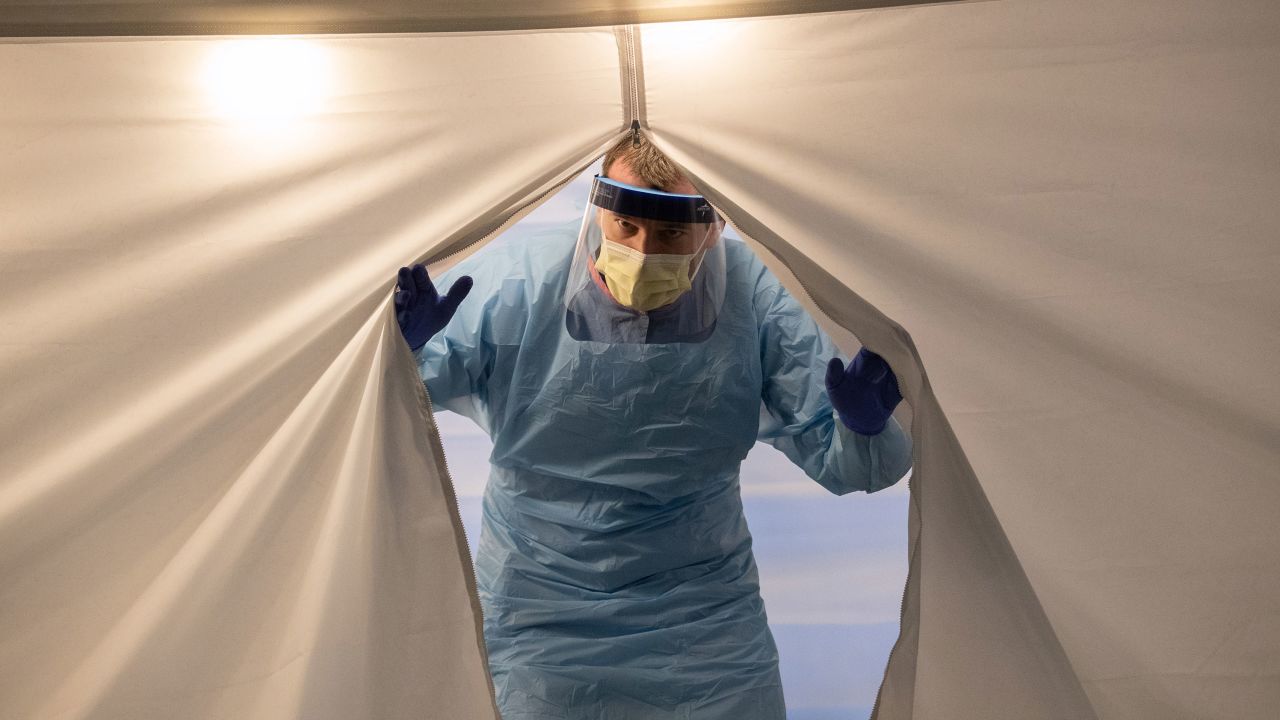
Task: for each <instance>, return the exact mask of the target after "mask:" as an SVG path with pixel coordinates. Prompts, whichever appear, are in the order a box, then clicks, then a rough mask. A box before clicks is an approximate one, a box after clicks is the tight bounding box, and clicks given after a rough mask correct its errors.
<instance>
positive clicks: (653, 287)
mask: <svg viewBox="0 0 1280 720" xmlns="http://www.w3.org/2000/svg"><path fill="white" fill-rule="evenodd" d="M694 257H695V256H694V255H657V254H648V253H643V252H640V251H639V250H633V249H632V248H629V247H627V246H626V245H621V244H619V243H616V242H613V241H612V240H605V241H604V242H603V244H602V245H601V246H600V256H599V257H598V258H596V269H597V270H599V271H600V274H602V275H604V282H605V285H607V286H608V288H609V292H610V293H612V294H613V297H614V299H616V300H617V301H618V302H620V303H622V304H623V305H625V306H627V307H629V308H632V309H634V310H639V311H641V312H647V311H649V310H653V309H654V308H660V307H662V306H663V305H668V304H670V303H672V302H675V299H676V298H678V297H680V296H681V295H683V294H684V293H685V292H687V291H688V290H689V288H691V287H692V286H693V285H692V280H691V278H690V273H689V268H690V266H691V265H692V263H693V258H694Z"/></svg>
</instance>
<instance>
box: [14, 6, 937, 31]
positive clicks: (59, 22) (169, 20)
mask: <svg viewBox="0 0 1280 720" xmlns="http://www.w3.org/2000/svg"><path fill="white" fill-rule="evenodd" d="M925 4H936V3H931V0H785V1H781V2H780V1H778V0H738V1H737V2H721V1H719V0H689V1H688V2H671V0H665V1H664V0H591V1H590V2H571V1H569V0H556V1H555V2H528V1H527V0H526V1H525V2H508V1H506V0H475V1H472V2H465V3H461V2H441V1H440V0H430V1H426V2H414V1H413V0H337V1H333V2H326V3H278V2H270V0H246V1H244V2H234V3H233V2H208V1H207V0H176V1H173V0H165V1H163V2H161V1H160V0H142V1H141V2H124V1H120V0H77V1H76V2H61V3H43V2H15V3H9V2H6V3H3V4H0V37H77V36H78V37H86V36H125V35H130V36H137V35H148V36H150V35H238V34H332V33H407V32H474V31H495V30H537V29H546V28H570V27H592V26H603V25H627V24H631V23H640V22H671V21H679V20H707V19H713V18H730V17H748V16H758V15H786V14H797V13H814V12H832V11H839V10H866V9H871V8H886V7H896V6H904V5H925Z"/></svg>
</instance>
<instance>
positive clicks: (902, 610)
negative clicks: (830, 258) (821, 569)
mask: <svg viewBox="0 0 1280 720" xmlns="http://www.w3.org/2000/svg"><path fill="white" fill-rule="evenodd" d="M717 212H720V211H719V209H718V208H717ZM720 217H722V218H724V220H725V222H726V223H728V224H729V227H731V228H733V230H734V232H736V233H738V235H739V236H742V237H750V236H749V235H748V234H746V233H744V232H742V228H740V227H738V225H737V223H735V222H734V221H733V218H731V217H729V215H728V214H727V213H724V212H720ZM761 247H764V245H763V244H762V245H761ZM765 249H766V250H769V248H767V247H765ZM769 252H770V254H772V255H773V256H774V258H776V259H777V260H778V262H780V263H782V265H783V266H784V267H786V268H787V270H789V271H790V272H791V276H792V277H794V278H795V279H796V284H797V285H799V286H800V291H801V292H802V293H803V294H804V297H805V299H806V300H808V301H809V306H810V307H812V308H813V309H814V310H815V311H816V312H817V313H818V314H820V315H821V316H822V317H824V318H826V320H827V321H828V322H830V323H832V324H834V325H840V324H839V323H837V322H836V321H835V320H833V319H832V318H831V316H829V315H827V314H826V313H825V312H823V310H822V306H821V305H819V304H818V303H817V302H815V301H814V299H813V294H812V293H810V292H809V288H808V286H806V285H805V284H804V280H802V279H800V275H799V273H797V272H796V271H795V269H794V268H792V267H791V265H790V264H789V263H788V262H787V261H786V260H785V259H784V258H782V257H781V256H780V255H778V254H777V253H775V252H773V251H772V250H769ZM841 327H843V326H841ZM845 329H846V330H847V329H848V328H845ZM912 465H913V469H914V462H913V463H912ZM914 479H915V473H914V472H911V471H908V474H907V492H908V493H909V496H910V497H911V499H912V504H914V501H915V498H916V494H915V493H916V489H915V485H914V484H913V483H912V480H914ZM908 512H910V510H909V509H908ZM917 542H918V541H917ZM910 554H911V555H914V554H915V548H911V550H910ZM910 573H911V566H910V557H908V563H907V574H908V577H909V576H910ZM906 615H907V583H906V582H903V584H902V597H901V598H900V599H899V601H898V634H899V638H901V634H902V623H903V621H904V620H905V619H906ZM897 649H898V643H897V642H894V644H893V648H892V649H891V650H890V651H889V659H888V660H887V661H886V662H885V672H886V673H887V672H888V669H889V664H890V662H891V661H892V660H893V653H894V652H896V651H897ZM883 689H884V681H883V680H881V683H880V690H883ZM879 712H880V691H877V692H876V701H875V704H874V705H873V706H872V708H871V720H875V718H876V717H877V714H878V713H879Z"/></svg>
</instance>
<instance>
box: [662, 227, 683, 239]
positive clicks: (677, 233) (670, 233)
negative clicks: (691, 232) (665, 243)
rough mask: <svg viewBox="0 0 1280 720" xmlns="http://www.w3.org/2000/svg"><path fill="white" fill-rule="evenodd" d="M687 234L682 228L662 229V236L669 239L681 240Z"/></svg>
mask: <svg viewBox="0 0 1280 720" xmlns="http://www.w3.org/2000/svg"><path fill="white" fill-rule="evenodd" d="M685 235H686V232H685V231H684V230H681V229H680V228H667V229H665V230H663V231H662V236H663V237H664V238H666V239H668V240H679V239H680V238H682V237H684V236H685Z"/></svg>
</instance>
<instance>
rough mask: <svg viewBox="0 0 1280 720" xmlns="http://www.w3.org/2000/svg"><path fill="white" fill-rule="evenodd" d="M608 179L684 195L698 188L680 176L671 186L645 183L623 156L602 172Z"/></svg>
mask: <svg viewBox="0 0 1280 720" xmlns="http://www.w3.org/2000/svg"><path fill="white" fill-rule="evenodd" d="M604 176H605V177H607V178H609V179H610V180H617V181H618V182H620V183H626V184H627V185H631V186H632V187H641V188H648V189H650V190H661V191H663V192H670V193H681V194H684V195H697V194H698V190H697V188H695V187H694V186H693V183H691V182H689V180H688V179H687V178H680V182H678V183H676V184H675V185H674V186H672V187H666V188H663V187H658V186H657V185H654V184H652V183H647V182H645V181H644V178H642V177H640V176H639V175H637V174H636V172H635V171H634V170H632V169H631V165H629V164H628V163H627V161H626V159H625V158H618V159H617V160H614V161H613V162H612V163H611V164H610V165H609V172H607V173H605V174H604Z"/></svg>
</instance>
